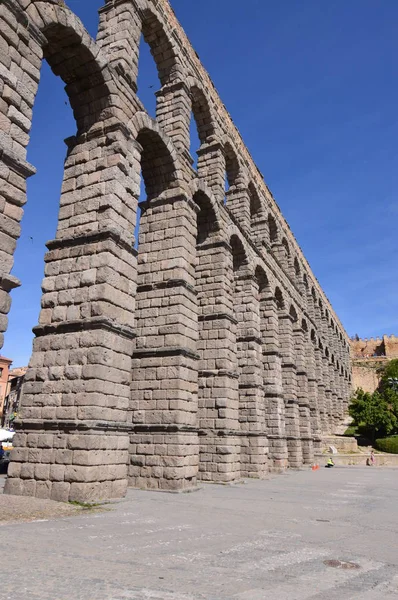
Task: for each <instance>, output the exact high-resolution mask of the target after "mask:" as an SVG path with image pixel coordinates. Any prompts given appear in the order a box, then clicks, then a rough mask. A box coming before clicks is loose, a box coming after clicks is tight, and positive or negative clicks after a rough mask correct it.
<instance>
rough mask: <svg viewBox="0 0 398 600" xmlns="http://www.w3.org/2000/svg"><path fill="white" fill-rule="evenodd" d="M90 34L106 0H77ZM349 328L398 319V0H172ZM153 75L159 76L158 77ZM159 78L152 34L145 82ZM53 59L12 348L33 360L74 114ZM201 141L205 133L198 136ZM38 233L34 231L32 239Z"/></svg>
mask: <svg viewBox="0 0 398 600" xmlns="http://www.w3.org/2000/svg"><path fill="white" fill-rule="evenodd" d="M67 4H68V5H69V6H70V8H71V9H72V10H74V11H75V12H76V13H77V14H78V15H79V16H80V17H81V19H82V20H83V22H84V24H85V26H86V27H87V29H88V30H89V31H90V33H91V34H92V35H95V33H96V28H97V12H96V11H97V9H98V8H99V7H100V6H101V5H102V4H103V2H102V1H100V0H67ZM172 6H173V8H174V10H175V12H176V14H177V16H178V18H179V19H180V22H181V23H182V25H183V27H184V28H185V30H186V32H187V34H188V36H189V38H190V39H191V42H192V43H193V45H194V47H195V49H196V51H197V52H198V54H199V56H200V58H201V60H202V62H203V63H204V65H205V67H206V68H207V70H208V71H209V73H210V75H211V77H212V79H213V81H214V83H215V85H216V87H217V89H218V91H219V93H220V95H221V98H222V100H223V101H224V103H225V105H226V106H227V108H228V110H229V112H230V113H231V115H232V117H233V119H234V121H235V123H236V125H237V127H238V128H239V130H240V132H241V134H242V136H243V139H244V140H245V142H246V144H247V146H248V148H249V150H250V152H251V154H252V156H253V158H254V160H255V162H256V163H257V165H258V166H259V168H260V170H261V172H262V173H263V174H264V177H265V180H266V182H267V184H268V185H269V187H270V188H271V190H272V192H273V194H274V196H275V198H276V200H277V202H278V204H279V206H280V207H281V209H282V212H283V214H284V215H285V217H286V219H287V221H288V223H289V224H290V226H291V229H292V230H293V232H294V234H295V236H296V238H297V240H298V242H299V244H300V245H301V247H302V249H303V251H304V254H305V256H306V257H307V259H308V260H309V263H310V265H311V267H312V269H313V271H314V273H315V275H316V277H317V278H318V280H319V281H320V283H321V285H322V286H323V289H324V290H325V292H326V294H327V295H328V297H329V299H330V300H331V302H332V304H333V306H334V308H335V310H336V312H337V314H338V315H339V317H340V319H341V321H342V323H343V325H344V326H345V328H346V330H347V332H348V333H349V334H350V335H352V334H354V333H358V334H359V335H360V336H361V337H366V336H368V337H370V336H375V335H378V334H383V333H393V332H394V333H398V317H397V298H398V279H397V262H398V235H397V232H398V193H397V189H398V143H397V142H398V116H397V114H398V113H397V106H398V68H397V66H398V36H397V22H398V2H397V1H396V0H383V2H374V0H346V1H342V0H341V1H339V2H324V1H323V2H320V1H319V0H302V1H301V2H297V0H284V1H283V2H274V1H271V0H246V2H242V1H241V0H200V1H199V0H197V1H196V2H194V1H192V0H172ZM152 85H153V86H154V88H153V89H150V88H149V86H152ZM158 87H159V85H158V80H157V76H156V70H155V68H154V64H153V62H152V59H151V57H150V55H149V52H148V50H147V49H146V48H145V47H144V48H143V52H142V58H141V62H140V79H139V95H140V97H141V99H142V100H143V101H144V103H145V104H146V105H147V106H148V107H149V109H150V111H151V112H153V107H154V95H153V91H154V90H156V89H157V88H158ZM65 102H67V97H66V95H65V92H64V90H63V82H62V81H60V80H59V79H58V78H57V77H55V76H54V75H53V74H52V73H51V71H50V70H49V68H48V66H47V64H44V65H43V69H42V80H41V83H40V87H39V93H38V96H37V100H36V104H35V109H34V121H33V130H32V138H31V143H30V145H29V153H28V158H29V160H30V162H32V163H33V164H34V165H35V166H36V167H37V170H38V173H37V175H35V176H34V177H32V178H31V179H30V180H29V187H28V203H27V206H26V213H25V216H24V219H23V227H22V236H21V238H20V240H19V245H18V250H17V253H16V260H15V265H14V269H13V273H14V274H15V275H16V276H17V277H19V278H20V279H21V280H22V287H21V288H19V289H17V290H15V291H14V292H13V294H12V296H13V304H12V309H11V312H10V323H9V329H8V332H7V334H6V338H5V345H4V348H3V350H2V354H5V355H6V356H9V357H10V358H13V359H14V366H17V365H22V364H26V363H27V362H28V359H29V356H30V352H31V340H32V334H31V328H32V327H33V326H34V325H35V324H36V323H37V320H38V313H39V308H40V294H41V292H40V283H41V279H42V274H43V266H44V263H43V256H44V251H45V248H44V244H45V242H46V240H49V239H52V238H53V237H54V234H55V228H56V221H57V211H58V204H59V190H60V186H61V181H62V171H63V160H64V157H65V145H64V143H63V139H64V138H65V137H67V136H69V135H73V134H74V133H75V124H74V120H73V116H72V113H71V109H70V107H69V105H68V104H65ZM193 142H194V140H193ZM31 238H32V239H31Z"/></svg>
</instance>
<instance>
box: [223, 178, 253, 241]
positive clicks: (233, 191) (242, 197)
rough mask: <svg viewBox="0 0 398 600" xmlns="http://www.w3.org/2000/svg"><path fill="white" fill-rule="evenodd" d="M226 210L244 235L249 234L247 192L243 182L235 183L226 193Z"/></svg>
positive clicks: (248, 201)
mask: <svg viewBox="0 0 398 600" xmlns="http://www.w3.org/2000/svg"><path fill="white" fill-rule="evenodd" d="M226 198H227V208H228V210H230V211H231V213H232V215H233V217H234V218H235V220H236V221H237V223H239V225H240V226H241V227H242V229H243V230H244V231H245V232H246V233H248V234H249V233H250V200H249V191H248V189H247V185H246V182H245V181H244V180H242V181H238V182H236V185H234V186H233V187H231V188H230V189H229V190H228V191H227V192H226Z"/></svg>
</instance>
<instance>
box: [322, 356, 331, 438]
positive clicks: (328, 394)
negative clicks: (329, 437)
mask: <svg viewBox="0 0 398 600" xmlns="http://www.w3.org/2000/svg"><path fill="white" fill-rule="evenodd" d="M322 374H323V381H324V383H325V427H326V433H331V431H332V429H333V421H332V419H333V404H332V386H331V381H330V373H329V359H328V357H327V356H326V355H325V354H324V353H322Z"/></svg>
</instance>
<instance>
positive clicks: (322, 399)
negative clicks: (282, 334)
mask: <svg viewBox="0 0 398 600" xmlns="http://www.w3.org/2000/svg"><path fill="white" fill-rule="evenodd" d="M314 352H315V373H316V379H317V383H318V408H319V417H320V425H321V431H322V433H327V415H326V394H325V389H326V384H325V380H324V378H323V368H322V350H321V349H320V348H319V346H318V345H315V347H314Z"/></svg>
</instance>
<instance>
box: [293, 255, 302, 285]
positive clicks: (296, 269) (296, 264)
mask: <svg viewBox="0 0 398 600" xmlns="http://www.w3.org/2000/svg"><path fill="white" fill-rule="evenodd" d="M293 266H294V274H295V276H296V282H297V283H298V284H300V283H301V271H300V265H299V261H298V260H297V256H295V257H294V265H293Z"/></svg>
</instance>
